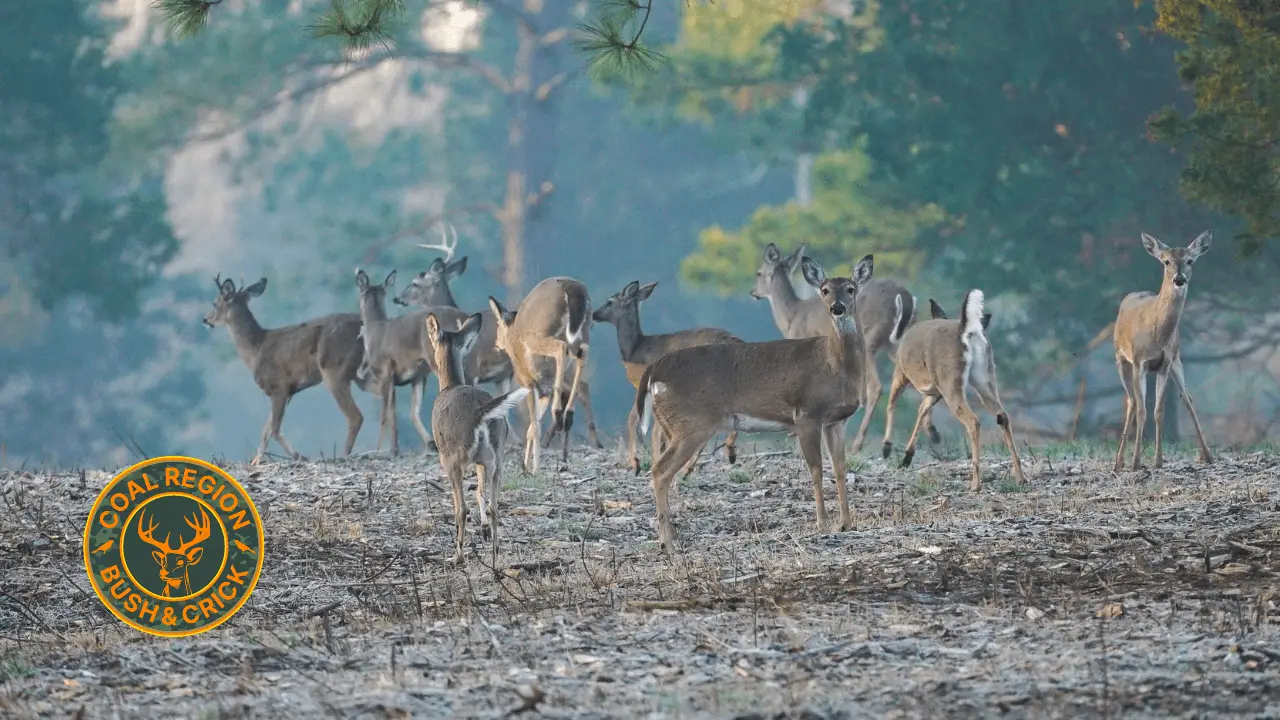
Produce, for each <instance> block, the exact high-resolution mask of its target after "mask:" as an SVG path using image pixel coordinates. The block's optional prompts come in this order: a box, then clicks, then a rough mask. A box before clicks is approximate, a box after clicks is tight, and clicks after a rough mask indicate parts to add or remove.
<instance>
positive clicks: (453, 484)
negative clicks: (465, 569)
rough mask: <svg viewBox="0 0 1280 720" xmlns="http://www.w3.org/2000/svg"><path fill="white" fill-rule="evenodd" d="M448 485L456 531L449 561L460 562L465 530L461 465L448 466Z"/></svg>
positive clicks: (465, 505) (465, 513) (465, 511)
mask: <svg viewBox="0 0 1280 720" xmlns="http://www.w3.org/2000/svg"><path fill="white" fill-rule="evenodd" d="M449 487H450V488H451V489H452V490H453V522H454V524H455V525H456V526H457V529H458V532H457V535H456V536H454V539H453V559H452V560H451V561H450V562H454V563H462V562H463V555H462V541H463V540H464V536H465V534H466V530H467V504H466V495H465V493H463V491H462V467H461V465H458V464H454V465H453V466H452V467H450V468H449Z"/></svg>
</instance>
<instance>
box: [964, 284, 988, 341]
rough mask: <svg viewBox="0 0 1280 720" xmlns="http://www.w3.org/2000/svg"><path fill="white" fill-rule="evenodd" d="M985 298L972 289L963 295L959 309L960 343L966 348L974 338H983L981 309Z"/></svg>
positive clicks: (979, 291)
mask: <svg viewBox="0 0 1280 720" xmlns="http://www.w3.org/2000/svg"><path fill="white" fill-rule="evenodd" d="M984 299H985V297H984V296H983V294H982V291H981V290H978V289H977V288H974V289H973V290H970V291H969V292H967V293H965V296H964V305H963V306H962V307H961V308H960V341H961V342H962V343H964V344H965V345H966V346H968V344H969V340H970V339H971V338H974V337H983V333H982V330H983V327H982V307H983V300H984Z"/></svg>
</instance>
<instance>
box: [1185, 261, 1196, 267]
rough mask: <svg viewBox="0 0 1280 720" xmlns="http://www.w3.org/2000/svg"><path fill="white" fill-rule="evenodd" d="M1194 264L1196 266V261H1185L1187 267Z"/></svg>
mask: <svg viewBox="0 0 1280 720" xmlns="http://www.w3.org/2000/svg"><path fill="white" fill-rule="evenodd" d="M1195 264H1196V261H1195V260H1187V265H1188V266H1191V265H1195Z"/></svg>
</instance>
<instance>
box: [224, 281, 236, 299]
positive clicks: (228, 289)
mask: <svg viewBox="0 0 1280 720" xmlns="http://www.w3.org/2000/svg"><path fill="white" fill-rule="evenodd" d="M221 287H222V296H223V297H231V296H232V295H235V294H236V284H235V282H233V281H232V280H230V279H227V280H223V281H222V286H221Z"/></svg>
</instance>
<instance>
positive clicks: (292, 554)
mask: <svg viewBox="0 0 1280 720" xmlns="http://www.w3.org/2000/svg"><path fill="white" fill-rule="evenodd" d="M744 440H745V438H744ZM787 448H788V445H786V444H783V445H774V446H772V447H766V446H765V445H763V444H758V445H755V446H753V445H752V443H751V442H750V441H745V442H742V443H741V444H740V453H741V456H742V457H740V459H739V463H738V465H737V466H734V467H730V466H728V465H727V464H726V462H725V460H724V459H723V457H722V456H721V455H717V456H715V457H714V458H711V459H707V458H706V457H704V461H705V464H704V465H702V466H701V468H700V469H699V471H698V472H697V473H695V474H694V475H693V476H692V477H691V478H689V479H688V480H686V481H684V482H682V483H681V485H680V486H679V489H678V491H677V493H676V494H675V495H674V497H673V507H674V509H675V512H676V522H677V527H678V528H679V531H680V542H681V545H682V549H683V552H682V553H681V554H678V555H675V556H664V555H662V554H661V553H659V552H658V551H657V549H656V543H655V542H654V538H655V537H656V536H655V531H654V522H653V514H654V509H653V500H652V491H651V489H650V485H649V480H648V477H647V475H646V476H642V477H634V476H633V475H631V473H630V472H629V471H627V470H624V469H622V468H621V467H620V466H619V460H620V453H619V452H618V451H617V450H616V449H612V448H611V449H610V450H608V451H590V450H585V449H580V450H578V451H576V452H575V454H574V456H573V457H572V459H571V470H570V471H568V472H563V473H557V472H554V471H552V472H546V473H543V474H540V475H537V476H532V477H530V476H520V475H518V473H517V472H516V471H515V469H514V468H515V462H516V457H515V455H514V454H513V455H512V456H511V457H510V458H509V459H508V462H509V463H511V465H510V467H511V469H510V470H509V472H508V480H507V482H508V484H507V487H506V488H505V489H504V492H503V497H502V503H503V511H504V514H503V518H502V526H501V534H502V543H503V544H502V555H501V558H500V566H501V567H500V569H501V571H502V572H501V573H499V574H498V576H497V578H496V579H495V574H494V572H493V570H492V569H490V568H488V567H486V565H487V564H488V557H489V555H488V545H487V543H484V542H482V541H481V540H480V538H478V537H476V538H475V545H474V549H473V554H472V555H471V556H470V557H469V559H468V564H467V567H466V569H465V570H460V569H457V568H453V567H449V566H447V565H445V564H444V559H445V558H447V557H448V556H449V555H450V553H451V551H452V543H451V534H452V531H453V530H452V516H451V510H450V506H449V498H448V495H447V493H442V492H441V491H440V490H438V489H437V488H436V487H434V486H433V485H432V483H439V482H441V477H440V470H439V466H438V463H437V462H436V460H435V458H434V457H431V458H427V459H423V458H421V457H402V458H400V459H396V460H392V459H388V458H386V457H376V456H365V457H355V458H350V459H346V460H341V461H336V462H334V461H329V462H308V463H299V464H285V463H281V464H275V465H269V466H266V467H261V468H248V467H246V466H244V465H238V464H237V465H231V466H229V467H228V469H229V470H230V471H231V472H232V474H233V475H235V476H236V477H238V478H239V479H240V481H241V482H242V484H244V485H245V487H246V488H247V489H248V491H249V492H250V493H251V495H252V496H253V497H254V499H255V501H256V502H257V505H258V507H259V509H260V511H261V513H262V517H263V521H264V524H265V527H266V529H267V558H266V566H265V568H264V574H263V576H262V579H261V581H260V583H259V585H258V588H257V590H256V592H255V593H254V595H253V597H252V598H250V600H249V602H248V603H247V604H246V605H245V607H244V608H243V609H242V610H241V611H240V613H239V615H237V616H236V617H235V618H234V619H233V620H232V621H230V622H228V623H226V624H225V625H223V626H221V627H219V628H216V629H214V630H212V631H210V632H207V633H204V634H202V635H198V636H195V637H191V638H184V639H180V640H168V639H162V638H155V637H151V636H147V635H143V634H142V633H140V632H137V631H134V630H132V629H130V628H128V627H126V626H125V625H123V624H122V623H120V622H119V621H117V620H116V619H114V618H113V617H112V616H111V615H109V614H108V612H107V611H106V609H105V608H104V607H102V605H101V603H100V602H99V601H98V599H97V598H96V597H94V596H93V595H92V591H91V590H90V589H89V587H88V582H87V579H86V578H85V576H84V569H83V566H82V564H81V547H80V545H81V541H80V536H81V535H80V534H81V530H82V527H83V522H84V520H85V515H86V513H87V512H88V509H89V506H90V504H91V503H92V501H93V499H94V497H95V496H96V494H97V491H98V490H99V489H100V488H101V487H102V486H103V484H104V483H105V482H106V480H107V479H108V477H109V476H108V475H107V474H106V473H101V472H93V471H90V472H88V473H86V474H84V475H81V474H80V473H78V472H59V473H52V474H50V473H42V472H37V473H31V472H13V471H10V472H7V473H0V508H2V509H3V512H0V577H2V578H3V581H2V583H0V716H4V717H17V718H22V717H68V716H73V717H91V718H98V717H103V718H106V717H120V718H134V717H152V716H166V717H207V718H214V717H263V718H274V717H328V716H337V717H372V718H379V717H388V718H399V717H411V716H412V717H440V716H458V717H501V716H504V715H513V716H515V715H522V716H523V717H533V716H538V715H542V716H547V717H565V718H569V717H572V718H591V717H636V716H645V717H664V718H675V717H740V718H747V717H761V718H766V717H810V718H833V717H922V716H929V717H938V716H942V715H947V716H954V717H975V716H983V717H989V716H992V715H995V714H998V713H999V714H1005V715H1008V716H1011V717H1081V716H1084V717H1098V716H1102V717H1110V716H1122V715H1123V716H1126V717H1192V716H1207V715H1212V716H1215V717H1232V716H1234V717H1242V716H1243V717H1258V716H1268V717H1277V716H1280V642H1278V641H1280V633H1277V629H1278V628H1280V625H1278V624H1277V622H1280V610H1277V601H1278V600H1280V594H1278V593H1277V590H1278V589H1280V583H1278V582H1277V578H1276V569H1277V563H1276V554H1277V552H1278V551H1280V476H1278V475H1277V470H1280V453H1275V452H1242V453H1236V454H1232V453H1223V455H1222V456H1221V457H1220V458H1219V460H1218V462H1216V463H1215V464H1214V465H1212V466H1209V467H1205V466H1201V465H1197V464H1195V463H1194V462H1192V460H1193V456H1192V455H1189V454H1186V453H1182V452H1179V453H1176V454H1174V456H1173V457H1172V459H1171V460H1170V461H1167V462H1166V466H1165V467H1164V468H1163V469H1161V470H1156V471H1139V472H1135V473H1125V474H1122V475H1120V476H1118V477H1117V476H1114V475H1112V473H1111V472H1110V470H1109V457H1107V456H1106V454H1105V453H1106V449H1105V448H1090V447H1086V446H1058V447H1053V448H1043V447H1040V448H1036V447H1030V448H1027V449H1026V451H1025V454H1024V463H1025V466H1026V470H1027V475H1028V478H1029V480H1030V487H1029V488H1028V489H1025V490H1023V489H1020V488H1018V487H1017V486H1015V485H1013V484H1011V483H1010V482H1009V480H1008V474H1007V469H1008V463H1007V461H1006V460H1005V459H1004V458H1003V457H1001V456H999V455H995V454H993V453H994V452H995V448H994V447H993V448H988V455H987V456H986V457H985V463H986V468H987V470H988V477H987V484H986V487H985V488H984V489H983V491H982V492H981V493H978V494H971V493H969V492H968V491H967V489H966V483H967V478H966V477H965V473H966V461H965V460H964V459H963V458H962V456H961V452H960V450H959V449H958V448H954V447H953V448H950V449H943V450H935V451H933V454H932V456H931V453H930V451H929V450H928V449H923V450H922V453H921V454H920V455H918V456H917V458H916V460H917V466H916V467H914V468H912V469H910V470H907V471H904V470H899V469H898V468H897V467H896V466H888V465H886V464H885V463H884V462H883V461H881V460H878V459H865V458H864V459H862V460H861V461H859V462H857V463H855V469H856V478H857V490H856V491H855V492H853V493H852V496H851V497H852V502H853V505H854V508H855V512H856V516H857V528H856V530H853V531H849V532H843V533H833V532H818V531H817V529H816V527H815V525H814V517H813V498H812V494H811V490H810V488H809V483H808V479H807V477H806V474H805V472H804V470H803V464H802V462H801V461H800V460H799V458H798V457H797V456H796V453H795V452H794V451H788V449H787ZM543 457H544V460H546V459H547V455H544V456H543ZM221 464H223V465H224V467H227V465H226V464H225V463H221ZM829 474H830V471H829V470H828V476H829ZM826 492H827V497H828V502H829V503H833V502H834V501H833V499H832V498H834V483H833V481H832V480H831V478H830V477H828V480H827V483H826ZM469 500H470V501H471V502H474V496H473V495H471V494H470V493H469ZM829 507H832V506H829ZM473 512H474V511H473ZM472 527H474V526H472ZM318 610H324V611H325V612H321V613H319V614H317V611H318Z"/></svg>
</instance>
